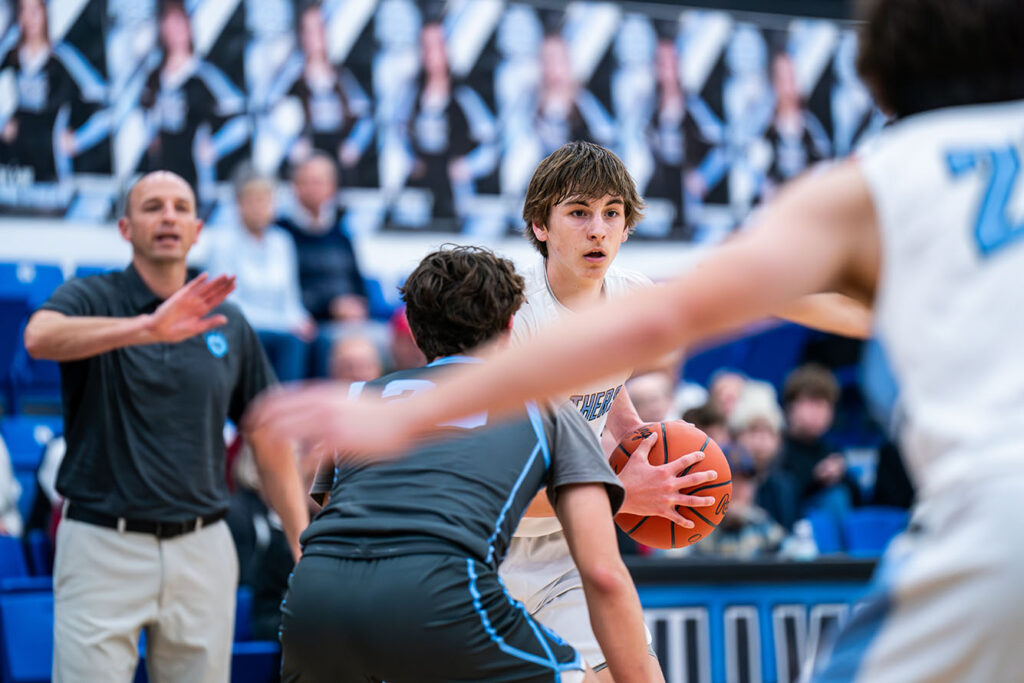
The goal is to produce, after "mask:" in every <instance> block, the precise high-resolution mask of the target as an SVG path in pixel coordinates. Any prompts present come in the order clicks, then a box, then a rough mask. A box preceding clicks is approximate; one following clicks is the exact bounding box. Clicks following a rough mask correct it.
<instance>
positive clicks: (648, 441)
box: [633, 432, 658, 456]
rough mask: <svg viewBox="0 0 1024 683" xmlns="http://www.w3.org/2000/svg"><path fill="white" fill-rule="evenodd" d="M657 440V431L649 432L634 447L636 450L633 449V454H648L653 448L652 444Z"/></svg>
mask: <svg viewBox="0 0 1024 683" xmlns="http://www.w3.org/2000/svg"><path fill="white" fill-rule="evenodd" d="M657 442H658V433H657V432H651V433H650V434H648V435H647V436H646V437H645V438H644V440H643V441H641V442H640V445H639V446H637V447H636V450H635V451H633V455H637V454H639V455H643V456H647V455H650V453H651V449H652V448H654V444H655V443H657Z"/></svg>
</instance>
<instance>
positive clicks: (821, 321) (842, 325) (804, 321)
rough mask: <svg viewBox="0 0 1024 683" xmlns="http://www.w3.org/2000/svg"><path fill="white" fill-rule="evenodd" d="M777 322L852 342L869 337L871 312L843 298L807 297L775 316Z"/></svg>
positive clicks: (829, 296)
mask: <svg viewBox="0 0 1024 683" xmlns="http://www.w3.org/2000/svg"><path fill="white" fill-rule="evenodd" d="M776 316H777V317H779V318H784V319H786V320H789V321H790V322H794V323H798V324H800V325H803V326H804V327H811V328H813V329H816V330H821V331H822V332H831V333H832V334H839V335H842V336H844V337H853V338H854V339H867V338H868V337H870V336H871V323H872V320H873V318H874V316H873V315H872V311H871V308H870V307H869V306H867V305H866V304H863V303H861V302H860V301H857V300H856V299H852V298H850V297H848V296H846V295H845V294H836V293H834V292H829V293H825V294H809V295H807V296H805V297H801V298H800V299H797V300H796V301H795V302H793V303H792V304H789V305H787V306H786V307H784V308H783V309H782V310H780V311H778V312H777V313H776Z"/></svg>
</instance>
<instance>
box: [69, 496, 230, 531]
mask: <svg viewBox="0 0 1024 683" xmlns="http://www.w3.org/2000/svg"><path fill="white" fill-rule="evenodd" d="M226 514H227V511H226V510H221V511H220V512H214V513H213V514H210V515H203V516H202V517H193V518H192V519H187V520H185V521H184V522H154V521H153V520H149V519H128V518H126V517H111V516H110V515H104V514H102V513H100V512H93V511H92V510H86V509H85V508H83V507H82V506H80V505H76V504H75V503H68V508H67V511H66V512H65V513H64V516H65V517H66V518H68V519H73V520H75V521H77V522H85V523H86V524H95V525H96V526H105V527H107V528H109V529H117V530H118V531H121V532H124V531H134V532H137V533H141V534H153V535H154V536H156V537H157V538H174V537H175V536H181V535H182V534H188V533H191V532H193V531H199V530H200V529H202V528H203V527H204V526H208V525H210V524H213V523H214V522H217V521H220V520H222V519H224V515H226Z"/></svg>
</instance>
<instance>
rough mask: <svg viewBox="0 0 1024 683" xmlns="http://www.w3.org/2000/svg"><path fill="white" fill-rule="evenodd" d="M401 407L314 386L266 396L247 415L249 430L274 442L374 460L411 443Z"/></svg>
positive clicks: (331, 386) (319, 384) (327, 384)
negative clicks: (263, 432)
mask: <svg viewBox="0 0 1024 683" xmlns="http://www.w3.org/2000/svg"><path fill="white" fill-rule="evenodd" d="M400 410H401V406H395V405H390V406H389V405H387V404H385V403H384V402H383V401H379V400H374V399H370V398H361V399H359V400H356V401H353V400H350V399H349V397H348V387H346V386H342V385H339V384H338V383H336V382H335V383H331V382H315V383H307V384H303V385H294V386H291V387H283V388H278V389H274V390H271V391H268V392H266V393H264V394H263V395H262V396H261V397H260V398H259V399H257V400H256V402H255V404H254V405H253V406H252V407H251V408H250V409H249V411H248V412H247V413H246V415H245V418H244V420H243V424H242V427H243V429H244V430H245V431H247V432H248V431H257V430H266V431H267V432H268V433H269V434H270V436H271V437H272V438H275V439H288V440H291V441H294V442H299V443H301V444H302V445H303V446H304V448H303V449H301V452H307V451H308V450H309V448H308V447H309V446H311V445H314V444H315V445H316V446H317V449H318V452H321V453H322V452H324V451H327V452H336V453H338V454H339V455H340V456H348V457H350V458H352V459H353V460H363V461H365V460H375V459H380V458H383V457H386V456H388V455H392V454H395V453H396V452H397V451H399V450H400V449H401V448H402V447H404V446H406V445H408V443H409V442H410V440H411V437H412V433H411V431H410V430H408V429H405V428H404V424H406V422H405V421H403V420H401V419H400V418H399V417H398V415H397V414H396V413H397V412H399V411H400Z"/></svg>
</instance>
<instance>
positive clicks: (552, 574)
mask: <svg viewBox="0 0 1024 683" xmlns="http://www.w3.org/2000/svg"><path fill="white" fill-rule="evenodd" d="M498 574H499V576H500V577H501V580H502V582H503V583H504V584H505V587H506V588H507V589H508V591H509V593H510V594H511V595H512V597H513V598H515V599H516V600H518V601H519V602H521V603H523V606H524V607H526V611H527V612H529V613H530V616H532V617H533V618H535V619H536V620H537V621H539V622H540V623H542V624H544V625H545V626H547V627H548V628H550V629H551V630H552V631H554V632H555V633H557V634H558V635H559V636H560V637H561V638H562V639H563V640H565V641H566V642H567V643H569V644H570V645H572V646H573V647H574V648H576V651H577V652H579V653H580V655H582V656H583V659H584V660H586V662H587V664H589V665H590V668H591V669H593V670H594V671H600V670H601V669H604V668H605V667H606V666H607V663H606V662H605V657H604V655H603V654H602V653H601V647H600V646H599V645H598V644H597V638H596V637H595V636H594V630H593V629H592V628H591V626H590V613H589V612H588V611H587V600H586V596H585V595H584V593H583V580H582V579H581V578H580V573H579V571H577V569H576V565H575V564H573V561H572V555H571V554H570V553H569V544H568V543H567V542H566V540H565V534H564V533H563V532H562V531H558V532H555V533H553V534H548V535H547V536H513V537H512V543H511V544H510V545H509V551H508V555H507V556H506V558H505V561H504V562H503V563H502V564H501V567H500V568H499V570H498ZM644 629H645V630H646V631H647V633H646V636H647V645H648V646H650V645H651V641H652V638H651V632H650V631H649V630H647V628H646V626H645V627H644ZM651 654H652V655H653V654H654V652H653V651H652V652H651Z"/></svg>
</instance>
